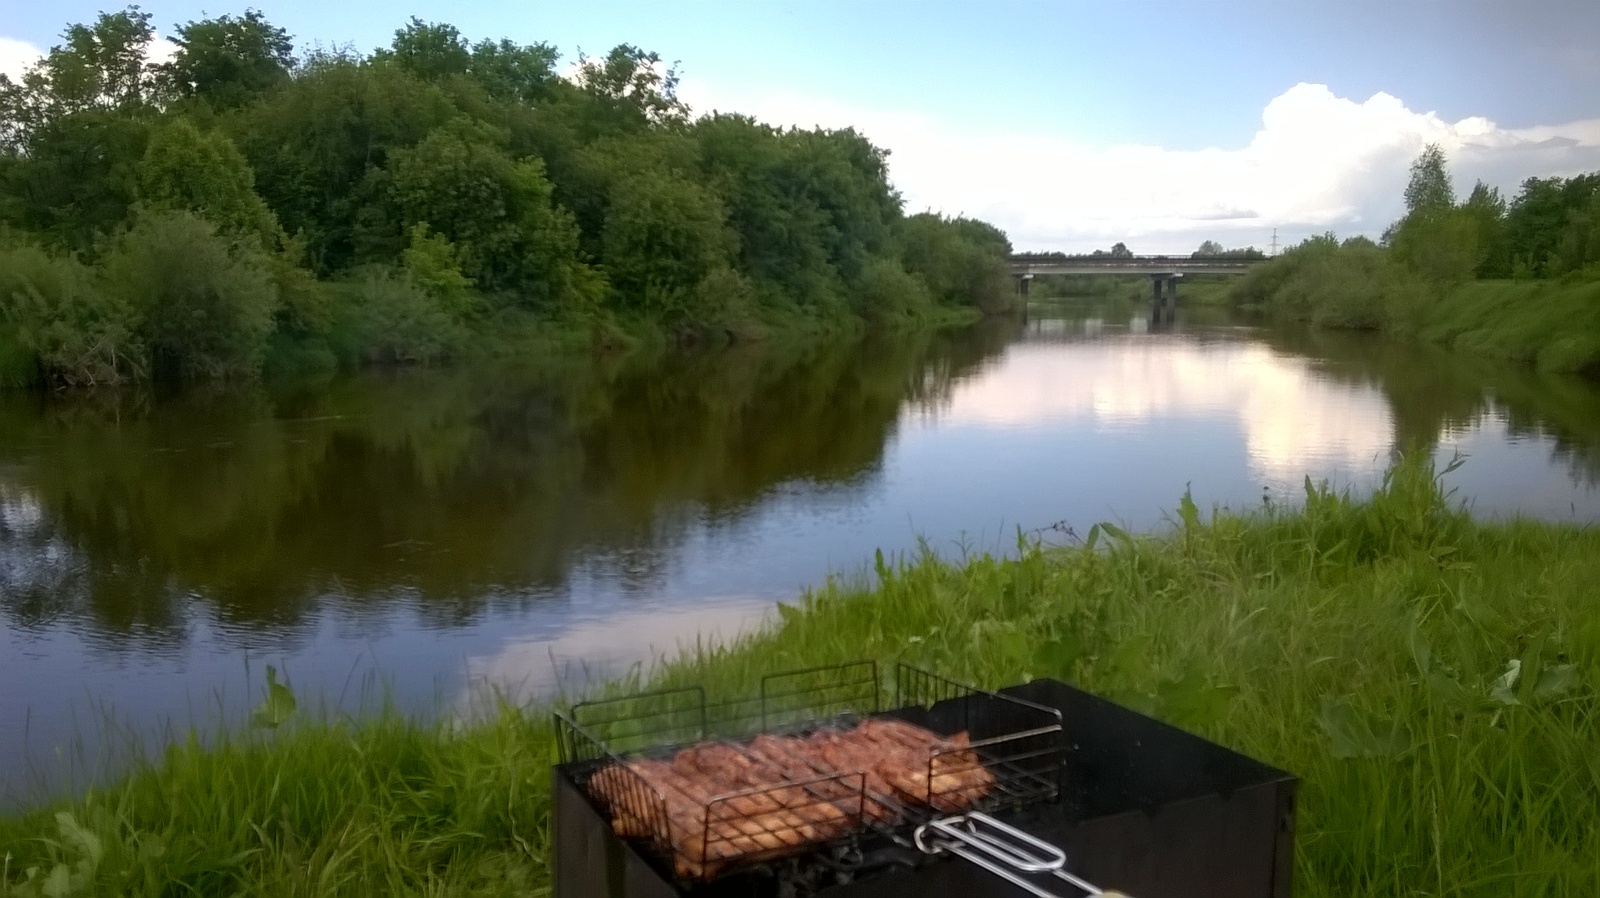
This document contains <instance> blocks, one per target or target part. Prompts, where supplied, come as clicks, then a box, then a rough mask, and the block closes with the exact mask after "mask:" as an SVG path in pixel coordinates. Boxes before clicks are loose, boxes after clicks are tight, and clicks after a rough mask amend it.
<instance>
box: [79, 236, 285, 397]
mask: <svg viewBox="0 0 1600 898" xmlns="http://www.w3.org/2000/svg"><path fill="white" fill-rule="evenodd" d="M100 273H101V286H102V289H103V290H105V292H106V293H107V294H108V295H110V296H112V297H114V298H115V299H116V300H117V301H118V302H121V303H125V304H126V305H127V306H128V307H129V308H131V309H133V310H134V312H135V313H136V314H137V315H138V316H139V321H140V325H139V331H138V335H139V337H140V338H141V340H142V341H143V342H144V343H145V345H146V346H148V347H149V349H150V351H151V354H152V356H151V360H152V367H153V368H154V369H156V370H157V371H158V372H164V373H166V374H169V375H172V376H177V377H183V378H211V377H224V378H226V377H245V378H248V377H254V376H255V375H256V374H257V373H258V372H259V371H260V369H261V362H262V359H263V356H264V354H265V351H266V342H267V336H268V334H270V333H271V331H272V327H273V315H274V313H275V312H276V311H277V309H278V304H279V299H278V291H277V290H276V288H275V285H274V283H273V280H272V277H271V275H270V273H269V272H268V270H267V262H266V260H265V259H264V258H263V255H262V253H261V251H260V250H259V249H256V248H255V247H253V246H251V245H249V244H245V243H237V242H235V241H232V240H230V239H228V238H227V237H225V236H223V235H221V234H219V233H218V232H217V230H216V228H215V226H213V225H212V224H211V223H210V222H207V221H205V220H204V219H202V218H200V217H198V216H196V215H194V214H192V213H187V212H176V213H149V214H144V215H141V216H139V217H138V219H137V220H136V221H135V223H134V225H133V227H132V228H130V229H129V230H128V232H127V233H126V234H123V235H122V236H121V237H120V238H119V239H118V240H117V241H116V243H115V245H114V246H113V248H112V249H111V250H110V251H109V252H108V253H107V254H106V257H105V259H104V261H103V263H102V265H101V268H100Z"/></svg>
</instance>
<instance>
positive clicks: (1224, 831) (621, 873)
mask: <svg viewBox="0 0 1600 898" xmlns="http://www.w3.org/2000/svg"><path fill="white" fill-rule="evenodd" d="M1001 692H1002V693H1003V694H1005V695H1008V696H1011V697H1014V698H1019V699H1022V700H1024V701H1028V702H1033V703H1036V704H1038V705H1042V706H1045V707H1049V708H1054V709H1057V710H1059V711H1060V712H1061V715H1062V726H1063V730H1064V733H1065V735H1066V754H1065V760H1064V765H1065V777H1064V788H1063V794H1062V796H1061V799H1060V800H1059V801H1057V802H1054V803H1050V804H1046V805H1043V806H1039V805H1034V806H1032V807H1029V808H1026V809H1024V810H1020V811H1012V812H1010V813H1008V814H1006V815H1005V819H1006V820H1008V821H1009V822H1012V823H1014V824H1017V825H1020V826H1022V827H1023V828H1024V829H1027V830H1028V831H1029V832H1032V833H1034V834H1035V835H1037V836H1039V837H1041V838H1043V839H1045V840H1046V841H1049V842H1051V843H1054V844H1056V845H1059V846H1061V847H1062V848H1064V849H1065V850H1066V851H1067V853H1068V864H1069V868H1070V869H1071V870H1072V871H1073V872H1074V873H1076V874H1078V875H1080V876H1082V877H1083V878H1085V879H1087V880H1089V881H1091V882H1094V883H1096V884H1097V885H1099V886H1101V887H1103V888H1115V889H1119V890H1122V891H1124V892H1127V893H1128V894H1130V895H1133V896H1136V898H1224V896H1226V898H1289V894H1290V885H1291V883H1290V876H1291V873H1292V868H1293V851H1294V812H1295V809H1294V797H1295V791H1296V787H1297V785H1298V783H1297V781H1296V780H1295V778H1294V777H1293V776H1292V775H1290V774H1288V773H1285V772H1283V771H1281V770H1278V769H1276V768H1273V767H1270V766H1268V765H1266V764H1262V763H1260V762H1258V761H1254V760H1252V759H1250V758H1248V757H1245V756H1244V755H1241V754H1239V753H1237V752H1233V751H1230V750H1228V749H1226V748H1223V747H1221V746H1219V745H1216V744H1214V743H1211V742H1208V741H1207V740H1205V739H1202V738H1200V737H1198V736H1195V735H1192V734H1190V733H1186V732H1183V731H1182V730H1179V729H1176V728H1174V727H1170V726H1167V725H1166V724H1163V723H1160V722H1159V721H1155V720H1152V719H1151V718H1148V717H1145V716H1144V715H1141V714H1138V713H1136V712H1133V711H1130V710H1128V709H1126V708H1123V707H1121V706H1119V705H1116V704H1113V703H1111V702H1108V701H1105V700H1104V699H1100V698H1097V697H1095V696H1093V695H1090V694H1089V693H1086V692H1084V691H1082V690H1080V689H1076V688H1074V687H1072V686H1069V685H1067V684H1065V683H1060V682H1057V681H1053V680H1037V681H1034V682H1032V683H1028V684H1026V685H1022V686H1016V687H1011V688H1008V689H1004V690H1001ZM958 710H959V711H960V712H961V713H966V712H965V710H964V709H958V708H956V707H955V706H947V705H945V704H944V703H942V702H941V703H939V704H938V705H935V706H934V708H933V709H932V710H928V709H922V708H915V707H912V708H901V709H896V710H895V711H893V712H890V713H893V714H895V716H898V717H902V718H904V719H907V720H910V721H912V722H927V723H933V724H935V725H937V726H939V728H940V729H945V730H948V728H950V727H952V726H962V727H969V728H971V729H973V730H974V736H977V735H979V733H981V732H982V731H983V729H985V728H986V727H988V726H990V725H993V726H997V727H1002V728H1003V727H1004V726H1006V725H1007V722H1006V721H1005V720H1003V719H995V720H992V721H991V720H989V719H987V718H988V715H987V714H980V715H978V716H977V717H976V718H974V719H971V720H963V721H955V720H951V719H949V718H948V717H947V716H946V715H948V714H950V713H955V712H956V711H958ZM995 713H1002V714H1003V713H1008V712H1006V711H1005V709H998V708H997V709H996V711H995ZM939 718H944V719H939ZM571 766H572V765H562V766H560V767H558V768H557V769H556V771H555V808H554V814H555V819H554V828H555V841H556V851H555V877H554V882H555V895H556V898H591V896H595V898H731V896H735V895H737V896H746V898H780V896H784V898H787V896H793V895H803V896H814V898H942V896H952V898H972V896H984V898H1022V896H1025V895H1026V894H1027V893H1026V892H1025V891H1024V890H1022V889H1020V888H1017V887H1015V886H1012V885H1009V884H1007V883H1004V882H1002V881H1000V880H998V879H995V878H994V877H992V876H990V875H989V874H987V873H985V872H983V871H981V870H978V869H977V868H975V867H972V866H971V865H968V864H966V863H963V862H960V861H954V860H949V859H927V858H922V857H919V856H917V855H916V854H915V852H910V851H906V850H904V849H900V848H897V847H895V846H893V845H892V844H891V843H889V842H888V840H886V839H884V838H883V837H881V836H876V835H868V836H865V837H864V838H863V840H862V846H861V847H862V849H863V852H864V853H865V854H867V855H868V857H869V858H877V859H880V860H888V861H893V860H895V859H898V860H900V861H902V862H903V863H901V864H899V865H897V864H895V863H886V864H883V865H881V866H880V867H878V868H876V869H873V868H865V869H863V870H862V871H860V872H859V873H857V874H851V875H841V874H838V873H835V872H832V871H822V872H821V873H820V874H819V871H818V870H817V865H815V864H812V865H810V867H809V868H805V867H804V866H803V865H802V864H800V863H796V864H794V865H793V866H792V867H790V868H783V867H777V868H773V869H768V870H764V871H760V872H755V873H749V874H743V875H739V876H737V877H725V878H723V879H719V880H717V881H715V882H712V883H707V884H700V885H695V886H683V887H680V886H676V885H674V884H673V882H672V880H671V877H670V875H669V874H670V871H664V870H662V869H661V868H660V867H658V866H657V865H656V863H655V862H653V861H651V860H649V859H647V858H646V857H645V856H643V855H641V854H640V853H639V852H638V851H636V850H635V849H634V848H633V847H632V846H630V845H627V844H625V843H624V842H622V841H621V840H620V839H618V838H617V837H616V836H615V835H613V834H612V832H611V829H610V826H609V825H608V823H607V819H606V818H605V817H604V816H603V815H602V814H601V813H599V812H598V811H597V810H596V809H595V808H594V806H593V805H592V804H591V803H590V802H589V799H588V798H587V797H586V796H585V795H584V794H583V793H582V792H581V791H580V790H579V789H578V788H577V786H576V785H575V783H574V782H573V780H572V778H571V777H570V776H569V775H567V770H568V768H569V767H571ZM910 865H915V866H914V868H913V867H912V866H910ZM786 870H787V871H788V872H786ZM801 870H804V875H803V876H798V875H795V872H794V871H801ZM851 879H854V881H849V880H851ZM1052 882H1053V884H1052ZM1042 883H1043V884H1047V885H1050V887H1052V888H1053V889H1054V890H1055V891H1057V892H1058V893H1059V894H1062V895H1066V896H1071V895H1073V894H1074V892H1073V890H1072V889H1071V888H1070V887H1068V886H1067V885H1066V884H1065V883H1062V882H1060V881H1058V880H1057V881H1051V880H1043V881H1042Z"/></svg>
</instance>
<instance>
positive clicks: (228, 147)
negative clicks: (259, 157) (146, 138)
mask: <svg viewBox="0 0 1600 898" xmlns="http://www.w3.org/2000/svg"><path fill="white" fill-rule="evenodd" d="M137 177H138V182H139V199H140V201H141V202H143V203H144V204H145V205H146V206H148V207H149V208H151V209H153V210H165V211H174V212H193V213H195V214H196V215H199V216H200V217H201V218H204V219H205V220H207V221H209V222H211V223H212V224H214V225H216V226H217V228H218V230H220V231H222V232H223V233H225V234H230V235H233V236H236V237H253V238H255V239H257V240H259V241H261V242H262V244H263V245H264V246H268V247H270V246H271V245H272V244H273V243H274V242H275V241H276V239H277V236H278V220H277V218H276V217H275V216H273V214H272V212H271V210H269V209H268V208H267V206H266V204H265V203H263V202H262V201H261V197H259V196H257V195H256V192H255V175H254V173H253V172H252V171H251V170H250V164H249V163H248V162H246V161H245V159H244V155H243V154H242V153H240V152H239V148H238V147H236V146H234V145H233V141H231V140H229V139H228V137H227V135H225V134H222V133H221V132H217V131H212V132H209V133H203V132H201V131H200V129H198V128H196V127H195V126H194V125H193V124H191V123H190V122H189V121H188V120H187V119H181V118H179V119H173V120H172V121H171V122H169V123H168V124H166V125H165V126H164V127H162V128H161V129H159V130H158V131H156V132H155V133H154V134H153V135H152V136H151V138H150V143H149V145H148V146H147V147H146V149H145V153H144V159H143V160H142V161H141V162H140V163H139V166H138V169H137Z"/></svg>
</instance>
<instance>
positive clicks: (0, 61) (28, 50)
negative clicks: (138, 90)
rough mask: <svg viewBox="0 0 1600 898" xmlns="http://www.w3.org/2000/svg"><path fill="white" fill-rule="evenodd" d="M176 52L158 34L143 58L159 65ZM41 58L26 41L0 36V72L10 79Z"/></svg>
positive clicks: (19, 75)
mask: <svg viewBox="0 0 1600 898" xmlns="http://www.w3.org/2000/svg"><path fill="white" fill-rule="evenodd" d="M177 52H178V45H177V44H175V43H173V42H172V41H170V40H168V39H167V38H164V37H162V36H160V35H159V34H158V35H156V37H155V39H154V40H152V41H151V42H150V48H149V50H148V51H147V52H146V53H145V57H144V58H145V61H146V62H149V63H152V64H157V65H159V64H160V63H164V62H170V61H171V60H172V57H173V56H174V55H176V54H177ZM43 58H44V51H43V50H40V49H39V48H38V47H35V46H34V45H33V44H30V43H28V42H27V41H20V40H17V39H16V38H13V37H0V74H5V75H7V76H9V77H10V78H11V80H12V81H17V80H19V79H20V78H21V77H22V73H23V72H25V71H27V70H28V68H29V67H30V66H32V65H33V64H34V63H36V62H38V61H39V60H40V59H43Z"/></svg>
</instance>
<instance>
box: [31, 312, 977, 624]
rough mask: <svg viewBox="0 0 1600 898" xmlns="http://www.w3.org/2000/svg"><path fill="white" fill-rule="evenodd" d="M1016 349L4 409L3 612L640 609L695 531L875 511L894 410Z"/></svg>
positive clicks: (148, 616)
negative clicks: (819, 502)
mask: <svg viewBox="0 0 1600 898" xmlns="http://www.w3.org/2000/svg"><path fill="white" fill-rule="evenodd" d="M1000 345H1002V344H1001V343H1000V342H998V341H996V340H994V339H988V340H987V342H986V340H985V335H983V334H978V335H969V336H968V337H967V338H966V339H962V340H960V341H952V340H951V339H949V338H937V339H936V338H933V337H928V336H922V337H918V338H915V339H910V340H902V341H893V342H882V343H870V344H855V345H836V346H829V347H824V348H811V349H806V350H794V349H785V348H782V347H758V348H756V349H753V350H749V351H742V352H730V353H723V354H718V355H715V356H703V357H695V358H672V359H668V360H665V361H663V362H660V363H657V364H631V365H621V366H615V367H606V366H604V365H596V364H583V365H575V366H572V367H569V368H563V369H560V370H554V371H552V370H549V369H541V370H532V371H530V370H521V371H518V370H496V371H493V372H484V371H445V372H427V371H424V372H406V373H401V374H397V375H394V376H388V377H381V376H375V377H364V378H358V379H353V380H350V381H346V382H343V383H341V384H338V385H337V386H335V387H333V388H331V389H327V390H319V391H307V392H304V393H291V394H288V395H269V394H267V393H264V392H260V391H248V392H238V391H218V392H209V393H196V394H189V395H186V396H182V397H178V398H160V397H154V396H150V395H147V394H146V395H137V396H126V395H119V396H109V397H104V398H101V399H99V400H98V401H90V402H81V401H79V402H39V401H37V400H29V399H25V398H20V397H8V398H7V399H5V400H3V401H0V490H3V491H4V492H0V502H3V505H0V507H3V508H5V509H6V511H5V516H4V517H0V528H3V529H0V546H3V547H4V555H3V557H4V558H5V559H6V560H5V562H3V566H0V571H4V574H3V576H4V577H5V578H6V579H5V581H4V582H5V583H6V587H7V588H6V589H5V595H4V598H3V600H0V608H3V609H4V610H5V612H6V615H7V619H8V621H9V622H10V624H11V625H13V626H18V627H22V628H40V627H48V626H51V625H52V624H54V623H56V622H59V621H61V620H63V619H66V618H75V619H79V620H82V621H86V622H92V624H93V627H94V629H95V630H96V631H97V632H98V633H99V634H100V635H103V636H108V637H112V636H115V637H124V638H129V639H136V640H141V641H146V642H149V643H152V644H159V643H162V642H171V641H174V640H181V639H182V638H183V636H184V631H185V621H184V616H183V613H182V604H183V599H184V597H185V596H188V595H192V594H197V595H202V596H204V597H205V599H206V601H207V602H208V603H210V604H211V605H213V606H214V607H215V608H216V609H217V613H218V616H219V618H220V619H221V622H222V624H223V626H224V629H225V630H242V631H244V632H249V631H251V630H253V629H260V628H267V627H270V628H271V629H272V630H274V631H275V632H278V633H280V634H281V633H283V632H285V631H286V630H292V629H293V628H295V627H296V626H297V625H298V624H299V623H300V622H301V621H302V620H304V619H305V618H306V617H307V616H308V614H309V613H310V612H312V611H314V610H315V609H316V608H318V607H320V605H321V604H323V603H325V602H328V601H337V602H339V603H341V604H344V605H350V606H360V605H364V604H373V603H376V604H390V603H395V602H400V603H407V602H411V601H413V600H419V601H418V606H417V607H418V611H419V612H420V613H421V614H423V615H424V616H425V617H426V618H427V619H428V620H429V622H430V623H432V624H434V625H437V626H460V625H464V624H467V623H470V622H471V621H472V620H473V619H474V618H475V616H476V615H478V614H480V613H482V612H483V611H484V610H485V609H486V608H496V607H498V608H501V609H502V610H515V609H516V607H520V606H522V605H524V604H526V603H530V602H538V601H540V600H541V599H543V598H545V597H547V596H549V595H553V594H558V593H560V592H562V591H563V590H564V586H565V582H566V580H567V577H568V575H569V574H570V572H571V570H572V568H573V566H574V563H575V558H576V557H577V556H578V555H580V554H581V555H583V556H584V558H585V559H586V560H587V562H588V563H589V564H590V565H591V566H593V565H597V564H598V565H605V564H606V563H607V561H608V560H609V561H610V563H611V565H612V571H613V573H614V574H615V582H616V583H617V585H618V586H619V588H621V589H622V590H623V591H628V590H634V589H647V588H649V585H650V584H651V583H653V582H655V581H656V580H657V579H658V576H657V573H658V570H659V568H660V566H661V565H662V564H663V563H664V560H665V559H667V558H670V557H672V555H673V554H674V553H675V551H676V550H677V543H678V541H679V539H680V538H681V536H682V533H683V531H684V527H683V526H682V523H683V519H684V517H685V516H686V515H692V516H704V517H705V518H707V519H708V520H709V521H711V522H712V523H713V526H717V527H736V526H737V525H738V522H739V521H740V520H741V519H742V518H743V517H744V516H745V515H747V514H748V512H749V510H750V509H751V508H752V507H753V506H754V505H756V504H758V503H760V502H761V501H763V499H764V497H766V496H767V495H768V494H769V493H770V492H771V491H772V490H773V489H774V488H775V487H777V486H778V485H781V484H790V483H805V484H811V485H815V486H816V487H818V488H823V489H826V488H837V489H843V490H846V491H850V490H853V489H859V488H860V486H861V484H862V483H864V482H866V481H869V480H870V479H871V478H872V477H873V476H875V472H876V471H877V469H878V466H879V465H880V463H881V460H882V455H883V449H884V445H885V442H886V441H887V440H888V439H889V438H890V436H891V434H892V433H893V431H894V428H895V426H896V421H897V419H898V416H899V414H900V411H901V408H902V406H903V405H905V404H907V403H912V404H916V403H928V402H936V401H938V400H939V398H940V397H941V396H944V395H947V394H948V393H949V391H950V389H951V385H952V384H953V383H954V382H955V381H956V380H957V379H959V378H960V377H962V376H963V375H964V374H965V373H966V372H967V371H968V370H969V369H971V368H972V367H973V366H974V365H975V364H976V363H978V362H980V361H981V360H982V358H984V356H985V355H987V354H991V353H993V352H994V351H996V350H997V349H998V348H999V347H1000ZM6 497H9V498H6ZM230 625H232V626H231V627H230Z"/></svg>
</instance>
